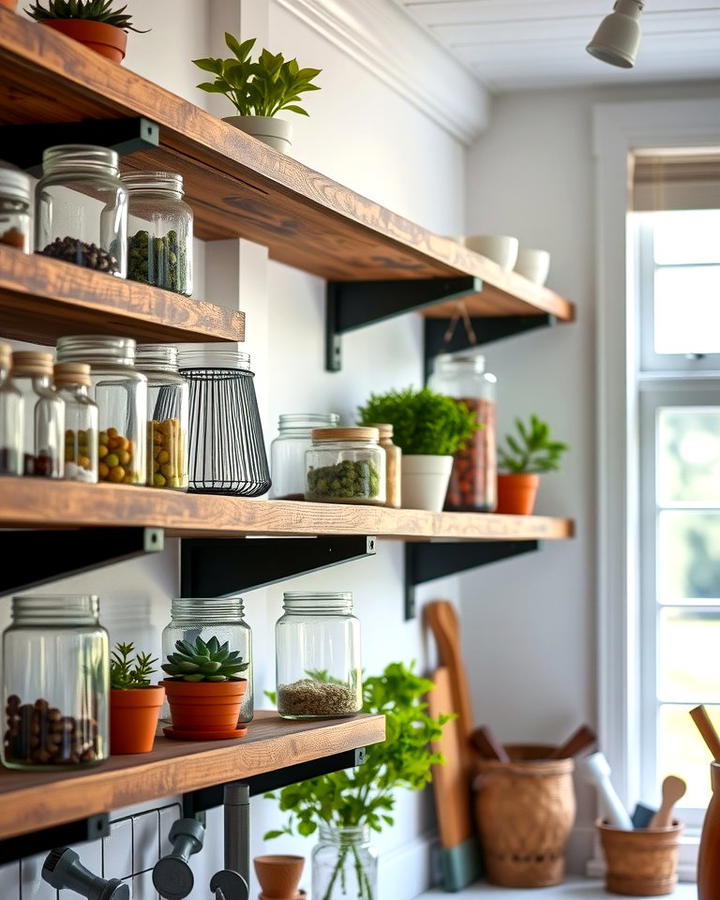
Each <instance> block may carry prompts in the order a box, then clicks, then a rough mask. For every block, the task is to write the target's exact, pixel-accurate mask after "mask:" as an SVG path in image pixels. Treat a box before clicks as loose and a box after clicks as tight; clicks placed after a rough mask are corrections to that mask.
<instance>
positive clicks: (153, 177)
mask: <svg viewBox="0 0 720 900" xmlns="http://www.w3.org/2000/svg"><path fill="white" fill-rule="evenodd" d="M122 182H123V184H124V185H125V187H126V188H127V189H128V273H127V277H128V278H131V279H132V280H133V281H142V282H143V283H144V284H153V285H155V286H156V287H161V288H166V289H167V290H168V291H175V292H176V293H178V294H185V295H187V296H188V297H189V296H190V294H192V254H193V246H192V241H193V214H192V210H191V209H190V207H189V206H188V205H187V203H185V202H184V201H183V180H182V175H176V174H175V173H173V172H128V173H126V174H125V175H123V176H122Z"/></svg>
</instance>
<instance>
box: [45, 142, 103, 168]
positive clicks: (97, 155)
mask: <svg viewBox="0 0 720 900" xmlns="http://www.w3.org/2000/svg"><path fill="white" fill-rule="evenodd" d="M88 169H89V170H92V171H95V172H102V173H104V174H107V175H117V172H118V155H117V152H116V151H115V150H111V149H110V148H109V147H99V146H97V145H95V144H57V145H56V146H54V147H47V148H46V149H45V151H44V152H43V172H44V174H46V175H47V174H48V173H50V172H57V171H60V170H63V171H66V172H82V171H87V170H88Z"/></svg>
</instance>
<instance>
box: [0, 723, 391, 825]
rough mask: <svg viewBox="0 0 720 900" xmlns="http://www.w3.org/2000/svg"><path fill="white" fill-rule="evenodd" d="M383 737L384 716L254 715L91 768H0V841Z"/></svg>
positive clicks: (159, 741)
mask: <svg viewBox="0 0 720 900" xmlns="http://www.w3.org/2000/svg"><path fill="white" fill-rule="evenodd" d="M384 739H385V717H384V716H378V715H360V716H355V717H354V718H351V719H333V720H325V721H311V722H300V721H297V722H291V721H287V720H285V719H281V718H280V716H278V714H277V713H276V712H268V711H261V712H257V713H256V714H255V719H254V721H253V722H252V723H251V724H250V726H249V728H248V733H247V736H246V737H244V738H243V739H242V740H230V741H170V740H168V739H167V738H164V737H158V738H157V739H156V741H155V747H154V749H153V751H152V753H143V754H138V755H131V756H111V757H110V759H109V760H108V761H107V762H105V763H103V764H101V765H99V766H97V767H93V768H86V769H83V770H78V771H75V772H73V771H68V770H64V771H61V772H33V771H27V772H19V771H17V772H15V771H10V770H9V769H4V768H3V769H0V840H4V839H5V838H9V837H13V836H15V835H19V834H25V833H27V832H30V831H39V830H40V829H44V828H51V827H53V826H55V825H61V824H62V823H64V822H73V821H75V820H77V819H84V818H86V817H87V816H92V815H97V814H98V813H104V812H109V811H111V810H113V809H119V808H120V807H124V806H130V805H131V804H135V803H144V802H146V801H149V800H155V799H157V798H158V797H166V796H168V795H171V794H182V793H187V792H189V791H195V790H199V789H201V788H205V787H210V786H211V785H215V784H223V783H225V782H227V781H237V780H239V779H243V778H251V777H253V776H254V775H261V774H263V773H264V772H274V771H276V770H277V769H283V768H286V767H287V766H292V765H296V764H298V763H304V762H310V761H311V760H315V759H321V758H322V757H325V756H333V755H334V754H336V753H343V752H344V751H346V750H354V749H356V748H358V747H366V746H368V745H369V744H377V743H380V742H381V741H383V740H384Z"/></svg>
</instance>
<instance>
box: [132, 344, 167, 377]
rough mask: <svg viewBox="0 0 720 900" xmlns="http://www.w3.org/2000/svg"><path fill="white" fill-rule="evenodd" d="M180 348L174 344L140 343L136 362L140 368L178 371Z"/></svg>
mask: <svg viewBox="0 0 720 900" xmlns="http://www.w3.org/2000/svg"><path fill="white" fill-rule="evenodd" d="M177 360H178V349H177V347H175V346H173V345H172V344H139V345H138V347H137V350H136V352H135V362H136V364H137V366H138V368H140V369H148V370H150V371H169V372H177Z"/></svg>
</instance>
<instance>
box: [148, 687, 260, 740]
mask: <svg viewBox="0 0 720 900" xmlns="http://www.w3.org/2000/svg"><path fill="white" fill-rule="evenodd" d="M161 684H162V685H164V687H165V691H166V693H167V698H168V703H169V704H170V717H171V718H172V723H173V726H174V728H176V729H177V730H178V731H180V732H183V733H188V732H189V733H193V732H197V733H198V739H199V740H202V738H201V737H200V735H201V734H202V733H203V732H213V733H220V732H225V733H226V734H227V736H228V737H233V736H234V735H235V734H237V730H238V718H239V717H240V704H241V702H242V698H243V696H244V695H245V691H246V689H247V681H246V680H245V679H244V678H243V679H238V680H237V681H172V680H171V679H168V678H166V679H165V680H164V681H162V682H161Z"/></svg>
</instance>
